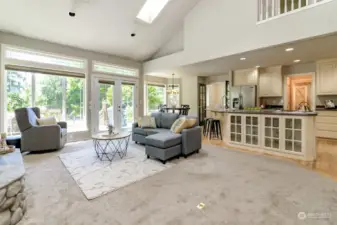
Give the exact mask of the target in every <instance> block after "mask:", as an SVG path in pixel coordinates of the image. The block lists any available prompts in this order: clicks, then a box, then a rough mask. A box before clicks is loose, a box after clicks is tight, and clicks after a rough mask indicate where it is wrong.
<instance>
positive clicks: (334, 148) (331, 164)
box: [203, 138, 337, 181]
mask: <svg viewBox="0 0 337 225" xmlns="http://www.w3.org/2000/svg"><path fill="white" fill-rule="evenodd" d="M203 144H210V145H215V146H218V147H223V148H227V149H230V150H233V151H243V152H247V153H249V154H255V155H268V156H271V157H276V158H279V159H282V160H288V161H295V162H296V163H298V164H300V165H301V166H304V167H306V168H308V169H310V170H315V171H317V172H319V173H321V174H322V175H324V176H328V177H330V178H332V179H334V180H336V181H337V140H332V139H317V147H316V149H317V159H316V161H315V162H314V163H307V162H303V161H300V160H294V159H289V158H285V157H280V156H274V155H270V154H265V153H256V152H251V151H248V150H244V149H239V148H238V149H234V148H232V147H228V146H226V144H225V143H224V142H223V141H222V140H208V139H207V138H203Z"/></svg>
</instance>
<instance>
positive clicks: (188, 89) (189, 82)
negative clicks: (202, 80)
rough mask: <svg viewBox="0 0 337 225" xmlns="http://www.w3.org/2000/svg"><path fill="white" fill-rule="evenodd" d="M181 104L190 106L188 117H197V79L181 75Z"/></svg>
mask: <svg viewBox="0 0 337 225" xmlns="http://www.w3.org/2000/svg"><path fill="white" fill-rule="evenodd" d="M180 76H181V86H182V87H181V104H188V105H190V108H191V109H190V111H189V113H188V114H189V115H191V116H198V77H197V76H190V75H188V74H181V75H180Z"/></svg>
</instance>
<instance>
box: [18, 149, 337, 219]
mask: <svg viewBox="0 0 337 225" xmlns="http://www.w3.org/2000/svg"><path fill="white" fill-rule="evenodd" d="M80 149H81V143H77V144H70V145H67V147H66V148H65V149H64V150H62V151H59V152H53V153H48V154H39V155H27V156H25V157H24V160H25V163H26V167H27V177H26V183H27V187H26V188H27V189H26V191H27V193H28V198H27V199H28V210H27V214H26V215H25V217H24V219H23V220H22V221H21V222H20V225H92V224H97V225H129V224H130V225H131V224H135V225H152V224H153V225H165V224H167V225H190V224H193V225H201V224H205V225H206V224H207V225H211V224H219V225H220V224H233V225H241V224H243V225H255V224H259V225H288V224H289V225H295V224H296V225H297V224H299V225H301V224H309V225H311V224H312V225H321V224H322V225H325V224H326V225H328V224H336V221H337V217H336V216H337V215H336V214H337V213H336V212H337V183H336V182H334V181H332V180H330V179H329V178H327V177H323V176H322V175H320V174H318V173H316V172H313V171H310V170H307V169H305V168H302V167H299V166H298V165H297V164H294V163H291V162H285V161H281V160H279V159H274V158H270V157H267V156H258V155H251V154H248V153H243V152H237V151H232V150H225V149H222V148H219V147H213V146H209V145H207V146H206V145H205V146H203V150H202V151H201V153H200V154H197V155H193V156H191V157H190V158H188V159H186V160H185V159H183V158H182V159H180V161H179V163H178V164H177V165H176V166H173V167H172V168H170V169H167V170H165V171H163V172H161V173H158V174H156V175H154V176H151V177H149V178H147V179H143V180H141V181H139V182H136V183H134V184H131V185H128V186H126V187H123V188H121V189H119V190H117V191H114V192H111V193H108V194H106V195H104V196H102V197H100V198H97V199H94V200H91V201H88V200H87V199H85V198H84V197H83V194H82V192H81V190H80V189H79V187H78V186H77V185H76V183H75V181H74V180H73V179H72V177H71V176H70V174H69V173H68V172H67V170H66V168H65V167H64V166H63V165H62V162H61V161H60V160H59V158H58V155H59V154H61V153H65V152H72V151H76V150H80ZM200 202H204V203H205V204H206V207H205V208H204V210H199V209H197V208H196V205H197V204H198V203H200ZM299 212H317V213H324V212H327V213H331V216H332V218H330V219H326V220H323V219H319V220H318V219H309V218H308V219H305V220H299V219H298V218H297V215H298V213H299Z"/></svg>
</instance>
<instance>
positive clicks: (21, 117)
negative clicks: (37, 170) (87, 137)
mask: <svg viewBox="0 0 337 225" xmlns="http://www.w3.org/2000/svg"><path fill="white" fill-rule="evenodd" d="M15 117H16V120H17V122H18V126H19V129H20V131H21V151H45V150H58V149H61V148H63V146H64V145H65V143H66V142H67V123H66V122H58V124H56V125H47V126H39V125H38V123H37V120H36V118H40V109H39V108H37V107H34V108H20V109H16V110H15Z"/></svg>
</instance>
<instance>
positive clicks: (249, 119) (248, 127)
mask: <svg viewBox="0 0 337 225" xmlns="http://www.w3.org/2000/svg"><path fill="white" fill-rule="evenodd" d="M259 120H260V116H256V115H246V116H245V123H244V125H245V132H244V136H245V138H244V142H245V144H246V145H253V146H258V145H259V144H260V143H259V136H260V132H259Z"/></svg>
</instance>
